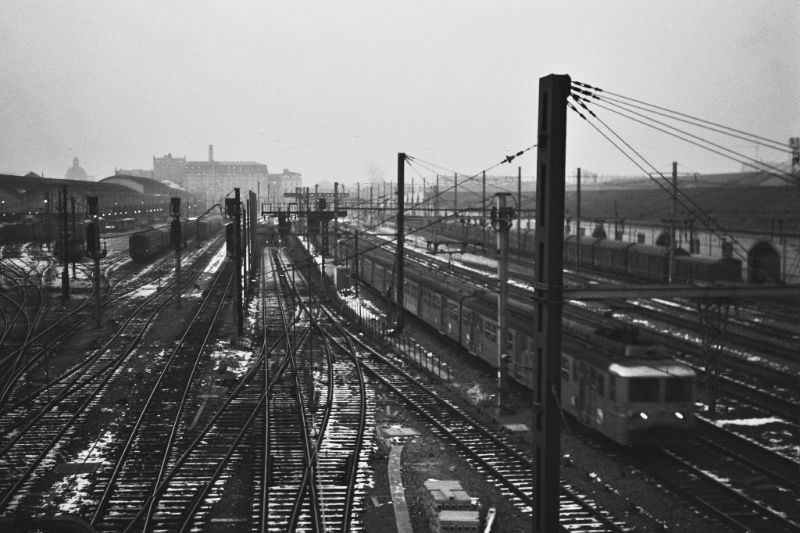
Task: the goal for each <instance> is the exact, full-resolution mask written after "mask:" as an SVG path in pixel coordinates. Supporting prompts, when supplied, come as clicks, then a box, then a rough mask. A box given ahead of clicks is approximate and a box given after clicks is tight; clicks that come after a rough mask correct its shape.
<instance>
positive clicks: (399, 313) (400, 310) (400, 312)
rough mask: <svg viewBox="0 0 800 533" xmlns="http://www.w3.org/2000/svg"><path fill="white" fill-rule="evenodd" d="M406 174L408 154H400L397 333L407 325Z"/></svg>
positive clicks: (398, 157)
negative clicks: (404, 298)
mask: <svg viewBox="0 0 800 533" xmlns="http://www.w3.org/2000/svg"><path fill="white" fill-rule="evenodd" d="M405 173H406V154H404V153H403V152H400V153H398V154H397V253H396V255H397V259H396V260H397V289H396V291H395V292H396V293H397V294H396V295H395V296H396V298H395V301H396V302H397V331H398V332H399V331H403V326H404V325H405V324H404V323H405V316H404V315H405V312H404V310H403V287H404V275H403V274H404V272H403V263H404V246H405V240H406V238H405V235H404V233H403V226H404V225H405V213H404V212H403V209H405V204H404V202H403V189H404V187H405Z"/></svg>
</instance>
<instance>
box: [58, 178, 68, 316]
mask: <svg viewBox="0 0 800 533" xmlns="http://www.w3.org/2000/svg"><path fill="white" fill-rule="evenodd" d="M58 203H59V204H60V207H61V213H62V215H61V221H62V224H63V227H64V237H63V239H64V240H63V241H62V242H63V251H62V253H63V256H64V265H63V269H62V270H61V299H62V300H63V301H64V302H66V301H67V300H69V225H68V219H67V214H68V210H67V187H66V185H65V186H64V187H63V188H62V189H61V195H60V198H59V202H58Z"/></svg>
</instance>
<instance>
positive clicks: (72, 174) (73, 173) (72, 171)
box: [65, 157, 89, 181]
mask: <svg viewBox="0 0 800 533" xmlns="http://www.w3.org/2000/svg"><path fill="white" fill-rule="evenodd" d="M65 177H66V178H67V179H68V180H83V181H86V180H87V179H88V178H89V176H88V175H87V174H86V171H85V170H83V169H82V168H81V166H80V165H79V164H78V158H77V157H75V158H73V159H72V166H71V167H70V168H69V169H67V175H66V176H65Z"/></svg>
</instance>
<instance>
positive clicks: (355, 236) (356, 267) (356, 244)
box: [353, 227, 361, 301]
mask: <svg viewBox="0 0 800 533" xmlns="http://www.w3.org/2000/svg"><path fill="white" fill-rule="evenodd" d="M353 238H354V239H355V241H356V242H355V248H356V253H355V257H353V261H354V263H355V269H354V270H355V274H356V276H355V278H356V280H355V281H356V282H355V286H356V301H358V283H359V282H360V281H361V274H360V273H359V271H358V268H359V266H358V259H359V255H358V228H357V227H356V230H355V232H354V233H353Z"/></svg>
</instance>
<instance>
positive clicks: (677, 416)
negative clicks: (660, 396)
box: [675, 411, 684, 420]
mask: <svg viewBox="0 0 800 533" xmlns="http://www.w3.org/2000/svg"><path fill="white" fill-rule="evenodd" d="M675 418H677V419H678V420H683V418H684V417H683V413H681V412H680V411H675Z"/></svg>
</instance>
